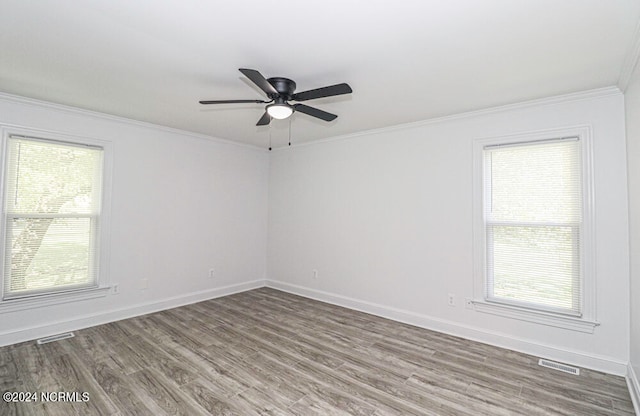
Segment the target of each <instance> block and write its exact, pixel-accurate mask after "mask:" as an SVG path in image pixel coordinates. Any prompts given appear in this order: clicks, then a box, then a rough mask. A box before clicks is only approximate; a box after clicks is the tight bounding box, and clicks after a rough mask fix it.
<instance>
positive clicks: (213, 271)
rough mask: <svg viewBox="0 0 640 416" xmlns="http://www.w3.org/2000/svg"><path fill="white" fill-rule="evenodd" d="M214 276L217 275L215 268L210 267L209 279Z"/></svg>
mask: <svg viewBox="0 0 640 416" xmlns="http://www.w3.org/2000/svg"><path fill="white" fill-rule="evenodd" d="M214 277H216V271H215V269H209V279H213V278H214Z"/></svg>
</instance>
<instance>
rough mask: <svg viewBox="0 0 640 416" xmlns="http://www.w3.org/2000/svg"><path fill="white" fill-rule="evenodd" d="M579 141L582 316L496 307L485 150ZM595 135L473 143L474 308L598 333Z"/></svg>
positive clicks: (535, 135) (567, 132) (561, 133)
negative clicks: (490, 287)
mask: <svg viewBox="0 0 640 416" xmlns="http://www.w3.org/2000/svg"><path fill="white" fill-rule="evenodd" d="M565 137H577V138H578V140H579V143H580V148H581V152H582V179H583V183H582V190H583V195H582V199H583V215H584V217H583V228H582V236H581V247H580V262H581V269H582V291H583V292H582V315H581V316H579V317H576V316H571V315H567V314H562V313H553V312H549V311H543V310H538V309H535V308H529V307H521V306H517V305H510V304H507V303H501V302H495V301H492V300H489V299H487V297H486V293H487V291H486V285H487V276H486V227H485V218H484V204H483V201H484V184H483V178H484V175H485V172H484V169H485V166H484V149H485V147H486V146H495V145H518V144H524V143H526V142H534V141H544V140H554V139H559V138H565ZM591 137H592V133H591V127H590V126H575V127H566V128H560V129H548V130H537V131H530V132H524V133H518V134H513V135H507V136H499V137H489V138H479V139H475V140H474V141H473V246H474V250H473V251H474V254H473V264H474V278H473V305H474V310H476V311H478V312H483V313H489V314H493V315H499V316H502V317H506V318H511V319H518V320H523V321H527V322H534V323H538V324H542V325H548V326H553V327H559V328H564V329H569V330H575V331H580V332H589V333H593V331H594V329H595V327H596V326H598V325H599V323H598V322H597V320H596V273H595V238H594V237H595V207H594V190H593V156H592V141H591Z"/></svg>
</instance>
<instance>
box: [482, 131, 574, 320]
mask: <svg viewBox="0 0 640 416" xmlns="http://www.w3.org/2000/svg"><path fill="white" fill-rule="evenodd" d="M483 180H484V186H483V188H484V198H483V199H484V218H485V239H486V242H485V244H486V261H485V266H486V272H485V276H486V287H485V289H486V294H485V295H486V300H487V301H490V302H497V303H503V304H511V305H514V306H521V307H525V308H533V309H537V310H543V311H548V312H556V313H561V314H567V315H573V316H580V315H581V314H582V306H581V305H582V298H581V296H582V293H583V290H582V285H583V281H582V277H581V276H582V272H581V259H580V253H581V250H580V242H581V234H582V233H581V229H582V212H583V209H582V200H583V199H582V166H581V146H580V141H579V140H578V138H565V139H558V140H542V141H534V142H528V143H516V144H507V145H490V146H485V147H484V175H483Z"/></svg>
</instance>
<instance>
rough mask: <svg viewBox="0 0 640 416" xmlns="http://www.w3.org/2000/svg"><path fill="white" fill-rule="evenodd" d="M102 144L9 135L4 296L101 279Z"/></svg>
mask: <svg viewBox="0 0 640 416" xmlns="http://www.w3.org/2000/svg"><path fill="white" fill-rule="evenodd" d="M102 163H103V150H102V149H101V148H99V147H92V146H86V145H81V144H73V143H63V142H57V141H48V140H41V139H34V138H26V137H17V136H11V137H9V139H8V140H7V152H6V163H5V169H6V171H5V175H4V182H5V183H4V189H5V195H4V225H5V230H4V236H5V242H4V247H5V255H4V282H3V299H11V298H17V297H26V296H34V295H39V294H48V293H53V292H60V291H68V290H75V289H79V288H88V287H95V286H97V282H98V270H97V265H98V258H97V257H98V247H97V245H98V244H97V242H98V231H99V225H100V207H101V191H102V189H101V188H102Z"/></svg>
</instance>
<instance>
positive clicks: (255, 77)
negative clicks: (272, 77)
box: [239, 68, 278, 95]
mask: <svg viewBox="0 0 640 416" xmlns="http://www.w3.org/2000/svg"><path fill="white" fill-rule="evenodd" d="M239 71H240V72H242V73H243V74H244V76H245V77H247V78H249V79H250V80H251V82H253V83H254V84H256V85H257V86H258V87H259V88H260V89H261V90H262V91H264V92H265V94H267V95H270V94H276V95H277V94H278V91H276V89H275V88H273V85H271V84H269V81H267V79H266V78H265V77H263V76H262V74H261V73H260V72H258V71H256V70H255V69H247V68H240V69H239Z"/></svg>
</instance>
